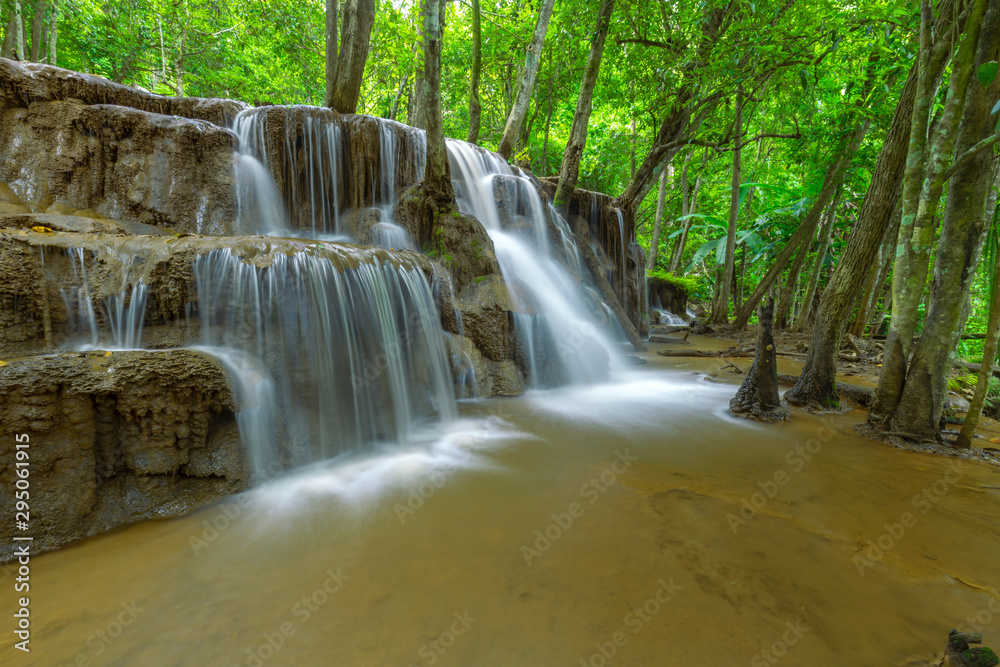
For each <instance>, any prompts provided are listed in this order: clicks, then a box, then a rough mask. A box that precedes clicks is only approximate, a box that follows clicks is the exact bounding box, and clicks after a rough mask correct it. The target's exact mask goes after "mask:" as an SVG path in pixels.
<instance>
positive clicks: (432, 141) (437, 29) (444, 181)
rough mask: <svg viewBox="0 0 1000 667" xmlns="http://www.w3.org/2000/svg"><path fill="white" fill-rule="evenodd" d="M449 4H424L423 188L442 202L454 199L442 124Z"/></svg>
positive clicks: (433, 0)
mask: <svg viewBox="0 0 1000 667" xmlns="http://www.w3.org/2000/svg"><path fill="white" fill-rule="evenodd" d="M447 6H448V2H447V0H424V2H423V7H424V16H423V19H424V25H423V33H424V76H423V81H422V83H423V89H422V90H421V91H420V92H419V93H418V97H420V98H421V103H420V105H421V107H422V108H423V109H424V110H425V121H426V130H427V164H426V167H425V168H424V180H423V183H424V186H425V187H426V188H427V189H428V190H429V191H430V192H432V193H434V195H435V196H436V197H437V198H438V199H439V200H446V199H452V200H453V199H454V198H455V193H454V191H453V190H452V187H451V171H450V169H449V165H448V149H447V146H446V145H445V140H444V125H443V123H442V121H441V49H442V39H443V35H444V14H445V8H446V7H447Z"/></svg>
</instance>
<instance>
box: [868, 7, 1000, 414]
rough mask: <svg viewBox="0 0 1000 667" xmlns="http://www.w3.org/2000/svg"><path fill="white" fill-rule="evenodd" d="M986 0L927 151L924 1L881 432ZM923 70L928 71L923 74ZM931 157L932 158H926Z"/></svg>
mask: <svg viewBox="0 0 1000 667" xmlns="http://www.w3.org/2000/svg"><path fill="white" fill-rule="evenodd" d="M985 7H986V0H973V4H972V6H971V7H970V14H969V20H968V22H967V23H966V34H965V36H964V37H963V39H962V44H961V46H960V47H959V50H958V55H957V56H956V59H955V62H954V63H953V64H952V75H951V81H950V82H949V85H948V95H947V98H946V101H945V104H944V110H943V111H942V112H941V117H940V119H939V121H938V123H937V126H936V135H935V136H934V138H933V144H932V145H931V146H930V147H929V151H928V150H927V142H928V141H929V139H927V140H925V138H924V137H925V133H926V130H927V126H928V125H929V123H930V113H931V110H932V104H931V102H932V99H933V96H934V93H935V90H933V89H932V87H933V86H932V84H933V80H932V79H930V78H929V76H930V72H929V71H927V70H929V69H930V66H929V62H930V51H931V44H930V30H931V28H930V23H931V9H930V3H929V1H928V0H924V3H923V6H922V10H921V14H922V21H921V48H920V60H919V61H918V64H917V67H918V73H917V94H916V100H915V102H914V107H913V118H912V121H911V126H910V150H909V155H908V156H907V158H906V160H907V165H906V171H905V175H904V180H903V217H902V219H901V222H900V226H899V239H898V244H899V245H898V247H897V250H896V263H895V267H894V269H893V272H892V304H893V308H892V320H891V321H890V323H889V335H888V337H887V338H886V342H885V354H884V355H883V357H882V372H881V374H880V375H879V382H878V389H876V391H875V400H874V401H873V402H872V405H871V407H870V408H869V410H868V425H869V426H870V427H872V428H874V429H876V430H886V429H890V430H891V429H892V426H891V425H890V424H889V423H888V421H887V420H889V419H890V418H891V417H892V415H893V414H894V413H895V411H896V408H897V406H898V405H899V401H900V398H901V396H902V393H903V386H904V384H905V382H906V375H907V371H906V363H907V360H908V359H909V356H910V345H911V341H912V340H913V334H914V332H915V331H916V328H917V317H918V314H919V306H920V301H921V299H922V298H923V295H924V287H925V286H926V284H927V274H928V271H929V266H930V256H931V246H932V245H933V243H934V233H935V231H936V227H937V221H938V218H937V212H938V206H939V203H940V200H941V196H942V193H943V190H944V185H945V167H946V166H947V165H948V164H949V163H950V162H951V156H952V154H953V152H954V150H955V135H956V131H957V130H958V127H959V123H960V122H961V120H962V111H963V109H964V107H965V103H966V97H967V94H968V91H969V81H970V80H971V79H972V73H973V63H974V61H975V58H976V52H977V48H978V44H979V33H980V30H981V28H982V17H983V12H984V10H985ZM921 66H923V70H924V73H923V74H921V73H920V70H919V68H921ZM925 153H926V155H925Z"/></svg>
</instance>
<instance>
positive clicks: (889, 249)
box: [850, 200, 903, 338]
mask: <svg viewBox="0 0 1000 667" xmlns="http://www.w3.org/2000/svg"><path fill="white" fill-rule="evenodd" d="M902 217H903V207H902V200H900V202H899V203H898V204H896V208H895V209H893V213H892V220H893V222H892V224H890V225H889V226H888V227H886V230H885V236H883V237H882V245H881V246H880V247H879V249H878V261H877V262H876V264H875V267H874V269H873V270H872V273H871V280H870V281H868V284H867V285H866V286H865V290H864V297H862V299H861V305H860V306H858V316H857V319H856V320H855V321H854V324H853V325H852V326H851V328H850V333H851V335H852V336H855V337H857V338H861V337H862V336H864V334H865V328H866V327H867V326H868V318H869V316H870V315H871V313H872V311H873V310H875V305H876V303H877V302H878V299H879V295H881V294H882V292H883V289H882V288H883V286H884V285H885V280H886V278H887V277H888V275H889V270H890V269H891V268H892V263H893V259H894V258H895V252H896V239H897V238H898V237H899V223H900V221H901V219H902Z"/></svg>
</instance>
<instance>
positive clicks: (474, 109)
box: [465, 0, 483, 144]
mask: <svg viewBox="0 0 1000 667" xmlns="http://www.w3.org/2000/svg"><path fill="white" fill-rule="evenodd" d="M482 69H483V30H482V24H481V23H480V14H479V0H472V83H471V84H470V86H469V135H468V136H467V137H466V139H465V140H466V141H468V142H469V143H470V144H475V143H478V142H479V127H480V124H481V122H482V113H483V107H482V104H480V103H479V75H480V73H481V72H482Z"/></svg>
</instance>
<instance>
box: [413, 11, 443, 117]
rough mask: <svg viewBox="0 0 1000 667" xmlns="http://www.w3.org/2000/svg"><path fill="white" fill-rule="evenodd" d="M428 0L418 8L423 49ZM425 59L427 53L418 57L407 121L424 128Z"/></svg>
mask: <svg viewBox="0 0 1000 667" xmlns="http://www.w3.org/2000/svg"><path fill="white" fill-rule="evenodd" d="M427 1H428V0H420V4H419V9H418V10H417V43H418V44H419V45H420V46H421V49H423V47H424V22H425V18H424V15H425V14H426V13H427ZM433 1H436V0H433ZM425 60H426V54H425V55H424V57H423V58H418V59H417V68H416V70H417V71H416V75H415V76H414V77H413V96H412V99H411V104H408V105H407V107H406V117H407V122H408V123H409V124H410V125H412V126H413V127H419V128H422V129H426V128H427V110H426V109H424V108H423V104H424V95H423V90H424V62H425Z"/></svg>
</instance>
